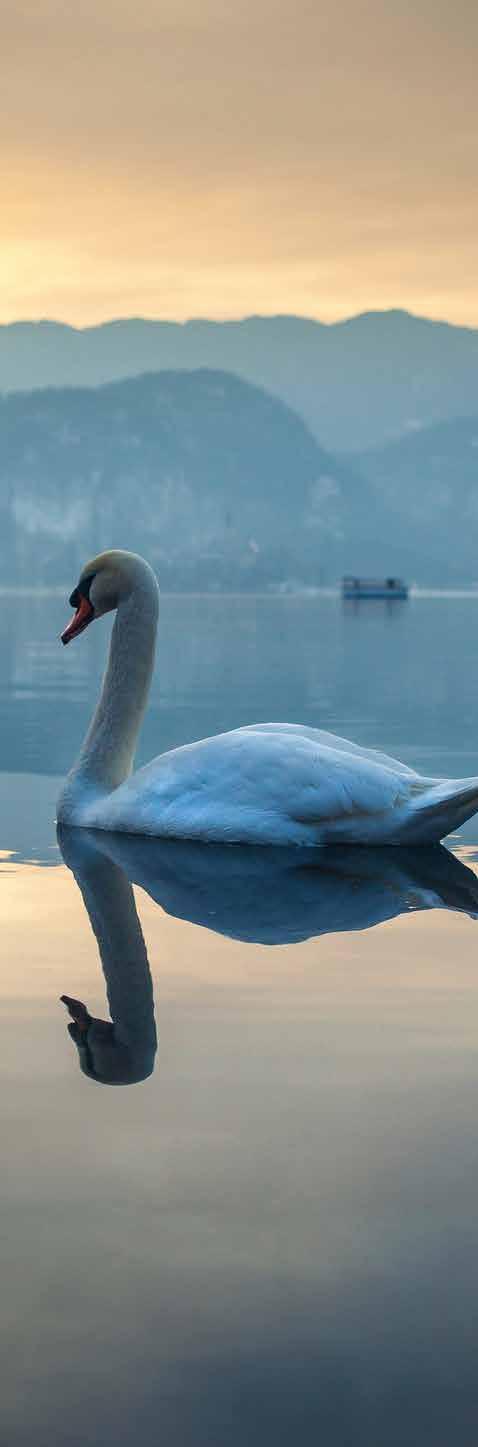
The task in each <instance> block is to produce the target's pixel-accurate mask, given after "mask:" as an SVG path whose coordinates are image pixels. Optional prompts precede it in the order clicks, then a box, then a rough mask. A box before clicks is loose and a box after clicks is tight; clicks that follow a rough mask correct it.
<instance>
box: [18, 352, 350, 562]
mask: <svg viewBox="0 0 478 1447" xmlns="http://www.w3.org/2000/svg"><path fill="white" fill-rule="evenodd" d="M0 497H1V528H0V576H1V577H2V580H3V581H4V582H16V583H21V584H27V585H29V584H31V583H32V582H36V583H42V582H43V583H52V582H57V581H58V580H64V579H69V578H70V577H71V576H76V573H77V571H78V568H79V567H80V566H81V565H82V564H83V562H84V561H85V559H86V558H87V557H88V556H91V554H93V553H96V552H98V551H100V550H101V549H102V548H106V547H127V548H132V549H133V550H135V551H138V552H141V553H144V554H145V556H147V557H148V558H149V559H150V561H151V562H152V563H153V565H154V566H155V567H156V568H157V569H158V571H159V573H160V576H161V581H162V584H163V585H164V586H165V587H171V588H173V589H174V588H192V589H194V588H197V589H203V588H211V587H213V588H214V587H216V588H229V589H230V588H239V589H242V588H259V589H261V588H263V587H268V586H270V585H271V584H272V585H278V584H280V583H281V582H283V581H285V580H287V579H291V578H292V579H295V580H297V581H298V582H306V583H312V584H313V583H317V582H318V581H320V579H321V577H322V576H323V575H324V572H325V566H326V567H327V575H328V577H329V579H330V578H334V577H335V576H337V574H339V573H340V572H341V571H342V570H343V567H344V566H347V563H349V562H350V560H351V558H352V556H354V555H355V548H356V546H357V545H358V546H360V548H361V551H362V553H363V555H364V556H365V554H366V552H367V549H368V556H369V558H370V546H369V542H368V521H367V519H368V517H369V515H370V507H371V503H372V499H371V496H368V492H367V483H366V482H364V481H360V485H358V479H356V478H355V476H354V473H353V471H352V470H351V469H350V467H349V465H348V464H347V463H346V462H344V461H342V460H338V459H334V458H332V457H331V456H330V455H329V454H327V453H326V452H325V451H324V450H323V449H322V448H320V447H319V445H318V443H317V442H316V440H315V438H314V437H313V436H312V434H311V433H310V432H309V430H308V428H307V427H306V426H305V424H304V423H303V422H302V420H301V418H299V417H298V416H297V415H296V414H295V413H294V412H291V410H290V409H289V408H288V407H286V406H285V405H284V403H282V402H280V401H278V400H277V399H276V398H274V397H272V396H270V395H269V394H268V393H266V392H263V391H261V390H260V389H259V388H256V387H251V386H250V385H249V384H248V383H247V382H242V381H241V380H240V378H238V377H234V376H231V375H229V374H227V373H222V372H212V371H208V370H205V369H203V370H201V371H197V372H160V373H156V374H147V375H146V376H143V377H137V378H133V379H130V380H128V381H125V382H115V383H109V384H107V385H105V386H103V387H100V388H97V389H94V388H91V389H86V388H81V389H80V388H64V389H59V390H55V389H51V390H46V391H38V392H31V393H14V394H10V395H8V396H6V397H4V398H3V401H2V402H1V404H0ZM352 538H353V542H350V540H351V539H352ZM348 541H349V542H350V552H349V553H348V552H347V546H348Z"/></svg>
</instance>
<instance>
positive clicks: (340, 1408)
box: [0, 595, 478, 1447]
mask: <svg viewBox="0 0 478 1447" xmlns="http://www.w3.org/2000/svg"><path fill="white" fill-rule="evenodd" d="M477 606H478V601H477V600H476V599H473V598H462V599H445V598H418V599H412V600H411V601H410V603H409V604H407V605H404V606H403V607H401V605H396V606H395V607H393V606H392V605H388V606H387V605H383V606H382V605H381V604H378V605H377V604H371V605H360V606H359V607H357V608H353V607H352V608H351V609H347V608H344V606H343V605H342V604H341V602H340V601H339V600H337V599H334V598H329V597H322V598H315V599H285V598H280V599H270V600H264V599H262V600H259V599H253V598H241V599H219V598H216V597H213V598H211V597H208V598H204V599H191V598H166V599H164V600H163V603H162V610H161V647H160V657H159V667H158V674H157V679H156V681H155V687H154V691H153V698H152V705H151V709H150V711H149V714H148V719H147V722H146V725H145V728H144V731H143V735H142V740H141V749H140V754H139V758H140V761H142V760H144V759H146V758H148V757H150V756H151V755H152V754H153V753H155V752H157V751H158V750H160V749H163V748H168V747H170V746H172V745H174V744H177V743H181V742H184V741H186V740H188V739H192V738H194V737H200V736H201V735H204V734H206V733H209V732H216V731H220V730H221V729H223V728H227V727H233V726H235V725H238V724H241V723H246V722H248V721H251V720H261V719H267V718H274V717H275V718H278V719H280V718H288V719H290V720H292V721H299V722H300V721H302V722H304V721H307V722H310V723H312V724H315V723H316V724H318V725H321V726H324V727H328V728H331V729H334V730H336V731H337V732H339V733H344V734H349V735H350V736H352V737H354V738H356V739H357V740H361V741H363V742H364V743H368V744H370V745H374V744H377V745H378V746H380V747H381V748H385V749H388V750H389V751H391V752H392V753H396V754H398V755H399V756H401V757H402V758H403V759H405V760H406V762H409V763H415V764H417V765H418V767H420V768H423V769H424V770H426V771H430V772H437V773H438V772H442V771H443V772H444V773H449V774H456V775H457V776H463V775H464V774H478V739H477V733H476V725H477V720H478V696H477V695H478V684H477V677H476V666H475V627H474V624H475V613H476V609H477ZM65 616H67V614H65V606H64V603H63V600H62V599H61V597H59V596H57V595H51V596H42V597H38V596H36V597H35V596H32V597H31V598H28V597H25V596H23V597H16V598H12V597H10V598H8V597H5V596H4V597H3V598H2V600H1V607H0V629H1V633H0V657H1V663H2V667H1V670H0V677H1V686H0V740H1V747H2V770H3V772H2V774H1V776H0V798H1V808H2V813H1V818H2V834H1V838H0V847H1V849H2V860H1V879H0V904H1V909H2V925H3V928H2V938H3V955H4V963H3V970H2V1003H3V1036H2V1052H1V1056H0V1069H1V1073H2V1102H3V1104H2V1113H3V1141H4V1151H3V1168H4V1169H3V1179H4V1188H3V1233H2V1239H3V1271H2V1287H3V1290H2V1307H1V1312H0V1315H1V1322H2V1340H3V1352H4V1371H3V1383H4V1388H3V1398H2V1408H1V1410H0V1417H2V1418H3V1421H2V1440H5V1442H6V1443H8V1444H9V1447H27V1444H28V1447H31V1444H32V1443H35V1447H70V1444H71V1447H76V1444H78V1447H80V1444H82V1447H84V1444H86V1447H97V1444H98V1443H99V1442H101V1443H103V1444H106V1447H110V1444H111V1447H130V1444H131V1447H132V1444H133V1443H137V1442H138V1441H139V1442H145V1443H150V1442H156V1441H161V1442H163V1443H165V1444H166V1447H206V1444H208V1447H211V1444H214V1447H216V1444H217V1447H223V1444H225V1443H227V1444H231V1447H236V1444H237V1447H239V1444H240V1447H243V1444H244V1443H247V1444H252V1447H256V1444H257V1447H259V1444H260V1447H268V1444H270V1447H272V1444H274V1447H275V1444H282V1443H283V1444H289V1443H290V1442H291V1441H296V1442H299V1443H301V1444H302V1443H304V1444H307V1447H308V1444H309V1443H310V1444H312V1443H313V1444H315V1443H317V1442H318V1441H320V1442H324V1444H327V1447H348V1444H350V1447H362V1444H363V1447H371V1444H372V1443H380V1444H382V1443H383V1444H384V1447H385V1444H386V1447H395V1444H396V1447H402V1444H403V1443H405V1442H406V1443H411V1444H415V1443H416V1444H417V1447H428V1444H430V1447H449V1444H450V1443H451V1442H453V1444H454V1447H465V1444H466V1447H468V1444H469V1447H472V1444H473V1447H474V1443H475V1442H476V1437H477V1427H478V1411H477V1401H476V1396H477V1393H476V1383H475V1378H476V1365H475V1363H476V1346H477V1340H476V1336H477V1330H476V1306H475V1300H476V1290H477V1284H478V1283H477V1275H478V1272H477V1259H478V1258H477V1247H478V1227H477V1224H476V1221H477V1210H476V1206H477V1187H478V1151H477V1147H476V1101H477V1092H478V1067H477V1043H478V1027H477V1020H478V988H477V986H478V971H477V961H478V955H477V942H478V919H477V918H475V915H476V914H478V880H477V878H476V875H477V864H476V862H475V861H476V858H477V853H476V847H475V846H477V845H478V830H477V823H476V821H472V822H471V823H470V824H469V825H467V826H466V828H465V830H464V831H461V834H460V835H457V836H456V837H455V838H454V839H453V840H451V841H448V844H449V847H450V848H451V850H452V854H451V856H450V855H449V854H447V853H446V852H445V851H444V852H443V853H442V852H441V851H435V852H433V851H432V855H431V856H430V855H429V854H428V851H421V852H420V851H415V852H414V853H411V852H409V851H405V850H395V851H375V852H374V851H366V850H364V851H355V852H354V851H353V850H352V851H351V850H348V851H346V850H342V851H340V850H337V851H335V850H334V851H323V853H324V854H325V855H327V860H325V859H322V860H316V861H314V862H312V861H311V860H305V859H304V858H303V857H302V851H299V856H300V857H299V858H298V857H297V852H294V851H292V852H289V851H274V850H266V851H260V850H259V851H254V850H252V851H248V850H234V849H233V850H222V849H220V848H219V847H210V848H209V849H206V850H205V849H204V848H202V847H201V846H188V845H181V844H174V843H172V844H164V843H162V844H153V845H151V847H149V844H148V841H146V842H144V841H128V840H124V839H123V840H122V839H119V838H116V839H115V838H114V837H108V836H105V837H104V838H103V839H101V840H98V839H96V840H95V838H94V837H93V838H92V837H91V836H89V835H88V836H87V835H85V836H84V838H80V839H78V835H79V834H80V835H82V834H83V831H70V833H69V834H68V833H64V834H63V835H62V837H61V840H60V844H61V849H62V851H63V853H61V852H60V848H59V845H58V843H57V840H56V835H55V828H54V800H55V796H56V792H57V789H58V781H59V778H60V777H61V776H62V775H63V773H64V771H65V770H66V768H67V767H68V765H69V763H70V762H71V760H72V758H73V757H74V754H75V751H76V750H77V748H78V746H79V743H80V740H81V736H82V733H83V731H84V728H85V726H86V722H87V719H88V715H89V712H90V710H91V707H92V704H93V702H94V698H95V694H96V690H97V687H98V684H99V679H100V676H101V671H102V666H103V662H104V654H105V647H106V638H107V633H108V627H107V625H106V624H105V625H103V624H98V625H97V626H95V627H93V628H91V629H90V630H89V632H88V633H87V634H86V635H85V636H84V637H83V638H81V639H79V640H77V642H76V644H72V645H71V647H70V648H69V649H65V650H63V649H62V648H61V647H60V645H59V643H58V641H57V637H58V634H59V632H60V629H61V627H62V625H63V623H64V619H65ZM307 853H308V851H307ZM377 854H380V856H381V857H380V859H378V860H377V858H376V856H377ZM357 855H360V859H358V858H357V857H355V856H357ZM279 856H280V857H279ZM65 861H66V862H65ZM63 994H66V995H68V996H69V997H71V998H72V999H76V1000H78V1001H81V1002H82V1003H84V1004H85V1005H86V1006H87V1009H88V1012H89V1015H90V1017H91V1024H90V1026H89V1028H88V1030H87V1032H86V1039H83V1038H82V1033H81V1031H80V1032H79V1033H78V1029H77V1028H75V1025H74V1023H73V1022H72V1020H71V1018H70V1016H69V1015H68V1013H67V1011H66V1009H65V1007H64V1006H63V1005H62V1004H60V1002H59V997H60V996H61V995H63ZM108 1000H109V1008H108ZM110 1012H111V1013H110ZM111 1020H112V1021H113V1024H111ZM108 1021H110V1023H109V1024H107V1023H103V1024H101V1023H98V1022H108ZM68 1022H70V1027H71V1028H70V1031H69V1030H68ZM122 1080H123V1081H124V1082H125V1083H121V1081H122ZM128 1082H129V1083H128ZM132 1082H134V1083H132Z"/></svg>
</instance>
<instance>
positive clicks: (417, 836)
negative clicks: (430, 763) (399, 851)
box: [402, 778, 478, 844]
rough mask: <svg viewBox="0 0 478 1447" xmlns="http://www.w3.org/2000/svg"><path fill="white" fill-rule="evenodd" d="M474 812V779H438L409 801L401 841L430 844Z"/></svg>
mask: <svg viewBox="0 0 478 1447" xmlns="http://www.w3.org/2000/svg"><path fill="white" fill-rule="evenodd" d="M477 813H478V778H475V779H442V780H441V782H440V783H438V784H431V785H430V786H429V787H425V788H424V790H423V792H422V793H417V794H416V795H415V797H414V799H413V800H412V801H411V805H410V812H409V815H408V819H407V820H406V822H405V824H404V828H403V836H402V837H403V842H404V843H406V844H408V843H410V844H433V843H435V844H436V843H438V841H439V840H440V839H444V838H445V835H446V834H450V833H451V832H452V830H453V829H458V828H459V826H460V824H464V823H465V821H466V820H467V819H471V818H472V816H473V814H477Z"/></svg>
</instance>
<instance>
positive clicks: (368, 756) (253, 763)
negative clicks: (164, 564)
mask: <svg viewBox="0 0 478 1447" xmlns="http://www.w3.org/2000/svg"><path fill="white" fill-rule="evenodd" d="M70 602H71V604H72V606H73V607H74V608H75V609H76V611H75V615H74V617H73V618H72V620H71V623H70V624H69V625H68V627H67V628H66V629H65V631H64V633H63V634H62V642H63V643H69V642H70V640H71V639H72V638H74V637H76V635H77V634H78V633H81V632H82V631H83V629H84V628H86V627H87V626H88V625H89V624H90V623H91V622H92V621H93V619H94V618H98V617H100V616H101V615H102V614H103V613H108V612H110V611H111V610H113V609H116V618H115V622H114V627H113V632H112V636H111V646H110V655H109V660H108V666H107V669H106V674H105V678H104V682H103V688H102V692H101V697H100V699H99V703H98V705H97V708H96V711H95V714H94V716H93V719H92V722H91V724H90V727H89V730H88V733H87V735H86V738H85V741H84V743H83V746H82V748H81V751H80V754H79V757H78V759H77V762H76V764H75V765H74V767H73V769H72V770H71V773H70V774H69V775H68V777H67V779H66V782H65V784H64V787H63V789H62V792H61V794H60V798H59V802H58V819H59V821H60V822H61V823H64V824H70V825H82V826H84V827H87V828H93V829H108V830H112V831H116V830H121V831H123V832H125V833H128V834H150V835H151V834H152V835H159V836H162V837H168V836H170V837H175V838H182V839H202V840H216V841H222V842H225V843H235V842H237V843H239V842H240V843H252V844H306V845H317V844H334V843H338V842H346V843H350V844H372V845H374V844H402V843H403V844H415V843H433V842H437V841H438V840H440V839H442V838H443V837H444V835H446V834H448V833H449V832H450V830H451V829H455V828H456V827H457V826H458V825H459V824H462V823H463V822H464V820H465V819H468V818H469V817H470V816H471V815H472V814H474V813H475V812H476V811H477V810H478V778H473V779H452V780H450V779H436V778H424V777H422V776H421V775H420V774H417V773H415V771H414V770H413V769H410V768H408V767H407V766H406V764H401V763H399V761H398V760H397V759H392V758H389V757H388V755H387V754H381V753H377V752H376V751H375V750H374V749H365V748H361V747H360V745H358V744H353V743H350V742H349V741H348V740H347V739H342V738H338V737H336V735H335V734H329V733H325V732H323V731H322V730H321V729H313V728H307V727H306V726H303V725H300V724H281V723H270V724H268V723H263V724H250V725H248V726H247V727H245V728H239V729H233V730H232V731H231V732H229V733H225V734H217V735H216V736H215V737H214V738H208V739H201V740H200V741H199V742H198V743H194V744H185V745H183V746H182V747H181V748H177V749H171V750H170V751H169V753H166V754H160V755H158V757H157V758H155V759H153V760H152V762H151V763H150V764H147V765H145V767H144V768H142V769H138V770H137V772H136V773H135V774H131V768H132V762H133V755H134V749H135V744H136V739H137V736H138V731H139V728H140V724H141V720H142V717H143V713H144V710H145V707H146V702H147V697H148V692H149V687H150V682H151V675H152V671H153V663H154V651H155V640H156V631H157V621H158V585H157V582H156V578H155V576H154V573H153V572H152V569H151V568H150V567H149V565H148V564H147V563H146V562H145V561H144V559H143V558H140V557H138V556H137V555H136V554H135V553H127V552H119V551H113V552H106V553H101V554H99V556H98V557H96V558H93V559H92V561H91V562H89V563H87V565H86V567H85V568H83V571H82V573H81V577H80V580H79V583H78V586H77V588H75V590H74V592H73V593H72V595H71V598H70Z"/></svg>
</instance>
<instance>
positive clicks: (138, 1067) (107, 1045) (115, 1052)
mask: <svg viewBox="0 0 478 1447" xmlns="http://www.w3.org/2000/svg"><path fill="white" fill-rule="evenodd" d="M61 1000H62V1003H63V1005H66V1008H67V1010H68V1014H69V1015H70V1016H71V1020H70V1023H69V1025H68V1034H69V1036H70V1039H71V1040H73V1041H74V1043H75V1045H76V1048H77V1051H78V1060H79V1064H80V1069H81V1070H82V1071H83V1075H88V1076H89V1078H90V1080H96V1081H97V1083H98V1085H138V1084H139V1082H140V1081H141V1080H147V1079H148V1077H149V1076H150V1075H152V1073H153V1070H154V1057H155V1050H154V1049H151V1046H150V1044H149V1042H148V1045H147V1047H145V1048H144V1049H143V1050H141V1049H139V1050H136V1051H134V1050H133V1049H130V1048H128V1046H127V1045H126V1044H125V1043H124V1042H123V1041H121V1040H118V1038H117V1036H116V1032H115V1027H114V1025H113V1024H112V1023H111V1021H110V1020H97V1019H96V1018H95V1016H94V1015H90V1013H89V1010H87V1008H86V1005H83V1003H82V1001H81V1000H74V999H72V997H71V995H62V996H61Z"/></svg>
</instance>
